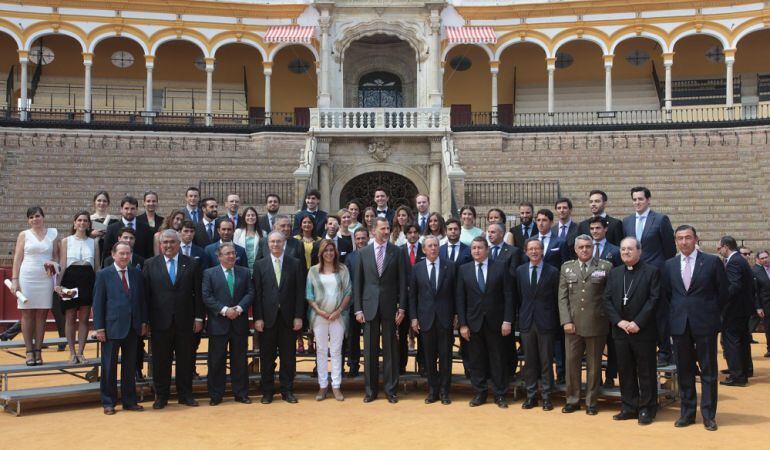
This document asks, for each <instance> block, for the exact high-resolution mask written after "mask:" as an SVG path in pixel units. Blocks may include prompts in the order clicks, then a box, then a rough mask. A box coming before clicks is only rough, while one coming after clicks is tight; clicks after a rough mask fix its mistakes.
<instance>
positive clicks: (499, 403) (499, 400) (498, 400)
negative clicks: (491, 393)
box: [495, 395, 508, 409]
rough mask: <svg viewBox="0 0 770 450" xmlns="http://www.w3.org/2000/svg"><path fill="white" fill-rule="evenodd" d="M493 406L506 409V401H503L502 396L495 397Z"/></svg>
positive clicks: (503, 397)
mask: <svg viewBox="0 0 770 450" xmlns="http://www.w3.org/2000/svg"><path fill="white" fill-rule="evenodd" d="M495 405H497V407H498V408H503V409H505V408H508V400H506V399H505V396H504V395H498V396H497V397H495Z"/></svg>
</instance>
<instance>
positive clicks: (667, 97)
mask: <svg viewBox="0 0 770 450" xmlns="http://www.w3.org/2000/svg"><path fill="white" fill-rule="evenodd" d="M668 55H670V56H668ZM673 65H674V54H673V53H669V54H664V55H663V67H664V68H665V69H666V84H665V91H664V100H663V101H664V103H665V107H666V109H667V110H669V111H670V110H671V68H672V66H673ZM655 88H656V89H657V86H656V87H655Z"/></svg>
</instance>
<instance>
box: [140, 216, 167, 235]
mask: <svg viewBox="0 0 770 450" xmlns="http://www.w3.org/2000/svg"><path fill="white" fill-rule="evenodd" d="M136 221H137V222H142V223H143V224H145V225H147V226H148V227H149V226H150V222H149V221H148V220H147V213H146V212H145V213H142V214H139V215H138V216H136ZM161 225H163V216H160V215H158V214H155V226H153V227H150V228H151V229H152V232H153V234H154V233H157V232H158V230H159V229H160V226H161Z"/></svg>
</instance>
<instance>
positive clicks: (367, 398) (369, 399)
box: [364, 395, 377, 403]
mask: <svg viewBox="0 0 770 450" xmlns="http://www.w3.org/2000/svg"><path fill="white" fill-rule="evenodd" d="M375 400H377V396H375V395H364V403H371V402H373V401H375Z"/></svg>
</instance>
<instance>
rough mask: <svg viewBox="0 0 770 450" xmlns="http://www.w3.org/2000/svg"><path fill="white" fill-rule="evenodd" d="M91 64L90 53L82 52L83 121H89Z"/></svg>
mask: <svg viewBox="0 0 770 450" xmlns="http://www.w3.org/2000/svg"><path fill="white" fill-rule="evenodd" d="M92 65H93V55H92V54H91V53H84V54H83V68H84V69H85V82H84V83H83V96H84V98H83V121H84V122H85V123H91V66H92Z"/></svg>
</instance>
